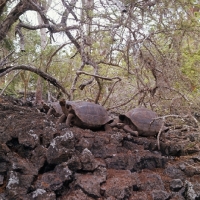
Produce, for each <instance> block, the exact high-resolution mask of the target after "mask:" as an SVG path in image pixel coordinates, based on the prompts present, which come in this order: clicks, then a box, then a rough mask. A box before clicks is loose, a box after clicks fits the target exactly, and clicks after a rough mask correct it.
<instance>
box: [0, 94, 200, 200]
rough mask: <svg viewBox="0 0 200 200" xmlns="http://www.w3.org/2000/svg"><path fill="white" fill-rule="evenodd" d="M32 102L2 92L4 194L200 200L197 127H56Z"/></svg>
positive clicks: (0, 192) (61, 199)
mask: <svg viewBox="0 0 200 200" xmlns="http://www.w3.org/2000/svg"><path fill="white" fill-rule="evenodd" d="M56 120H57V119H56V118H54V117H53V116H50V117H47V116H46V115H45V114H44V113H41V112H39V111H38V110H37V109H36V108H34V107H32V106H31V104H27V105H25V104H22V102H21V101H18V100H15V99H11V98H6V97H0V200H4V199H5V200H19V199H22V200H32V199H37V200H44V199H45V200H55V199H58V200H65V199H66V200H93V199H98V200H104V199H105V200H146V199H147V200H168V199H170V200H184V199H186V200H197V199H200V153H199V145H200V143H199V132H198V130H195V129H187V128H182V127H180V129H173V128H170V130H169V131H168V132H167V133H166V134H165V139H162V141H161V150H160V151H158V148H157V140H156V138H145V137H137V138H136V137H132V136H130V135H128V134H126V133H125V132H123V131H122V130H118V129H115V130H113V131H111V132H104V131H97V132H92V131H90V130H82V129H79V128H75V127H74V128H70V129H67V128H62V127H56V125H55V122H56Z"/></svg>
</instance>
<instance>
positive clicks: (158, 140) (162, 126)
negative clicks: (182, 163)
mask: <svg viewBox="0 0 200 200" xmlns="http://www.w3.org/2000/svg"><path fill="white" fill-rule="evenodd" d="M168 117H175V118H181V119H183V120H184V118H187V117H191V118H192V119H193V120H194V121H195V123H196V124H197V126H198V129H199V122H198V121H197V119H196V118H195V117H194V116H192V115H184V116H180V115H165V116H162V117H157V118H155V119H153V121H152V122H151V123H150V124H152V123H153V122H154V121H155V120H158V119H162V125H161V128H160V130H159V132H158V135H157V144H158V150H160V136H161V133H162V131H163V128H164V124H165V121H166V118H168Z"/></svg>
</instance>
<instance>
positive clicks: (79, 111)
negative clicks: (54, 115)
mask: <svg viewBox="0 0 200 200" xmlns="http://www.w3.org/2000/svg"><path fill="white" fill-rule="evenodd" d="M60 106H61V108H62V111H63V113H64V114H65V116H66V117H67V119H66V126H67V127H70V126H78V127H80V128H88V129H91V130H97V129H100V128H101V127H104V130H106V131H107V130H108V131H109V130H111V127H110V126H109V123H110V122H112V119H111V118H110V117H109V116H108V113H107V111H106V109H105V108H104V107H103V106H101V105H98V104H95V103H92V102H87V101H77V102H76V101H65V100H64V99H63V100H61V101H60Z"/></svg>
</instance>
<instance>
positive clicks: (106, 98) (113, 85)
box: [102, 79, 121, 106]
mask: <svg viewBox="0 0 200 200" xmlns="http://www.w3.org/2000/svg"><path fill="white" fill-rule="evenodd" d="M119 81H121V79H118V80H116V81H115V82H114V83H113V85H112V87H111V89H110V92H109V94H108V95H107V97H106V99H105V100H104V102H103V103H102V106H104V105H105V104H106V102H107V100H108V99H109V97H110V95H111V94H112V91H113V89H114V87H115V85H116V84H117V83H118V82H119Z"/></svg>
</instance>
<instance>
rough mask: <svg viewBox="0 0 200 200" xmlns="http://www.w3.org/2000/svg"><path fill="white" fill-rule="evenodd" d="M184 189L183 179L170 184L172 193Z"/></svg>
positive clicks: (174, 180)
mask: <svg viewBox="0 0 200 200" xmlns="http://www.w3.org/2000/svg"><path fill="white" fill-rule="evenodd" d="M182 187H183V182H182V181H181V179H173V180H172V181H171V182H170V189H171V190H172V191H175V192H177V191H179V190H180V189H181V188H182Z"/></svg>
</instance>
